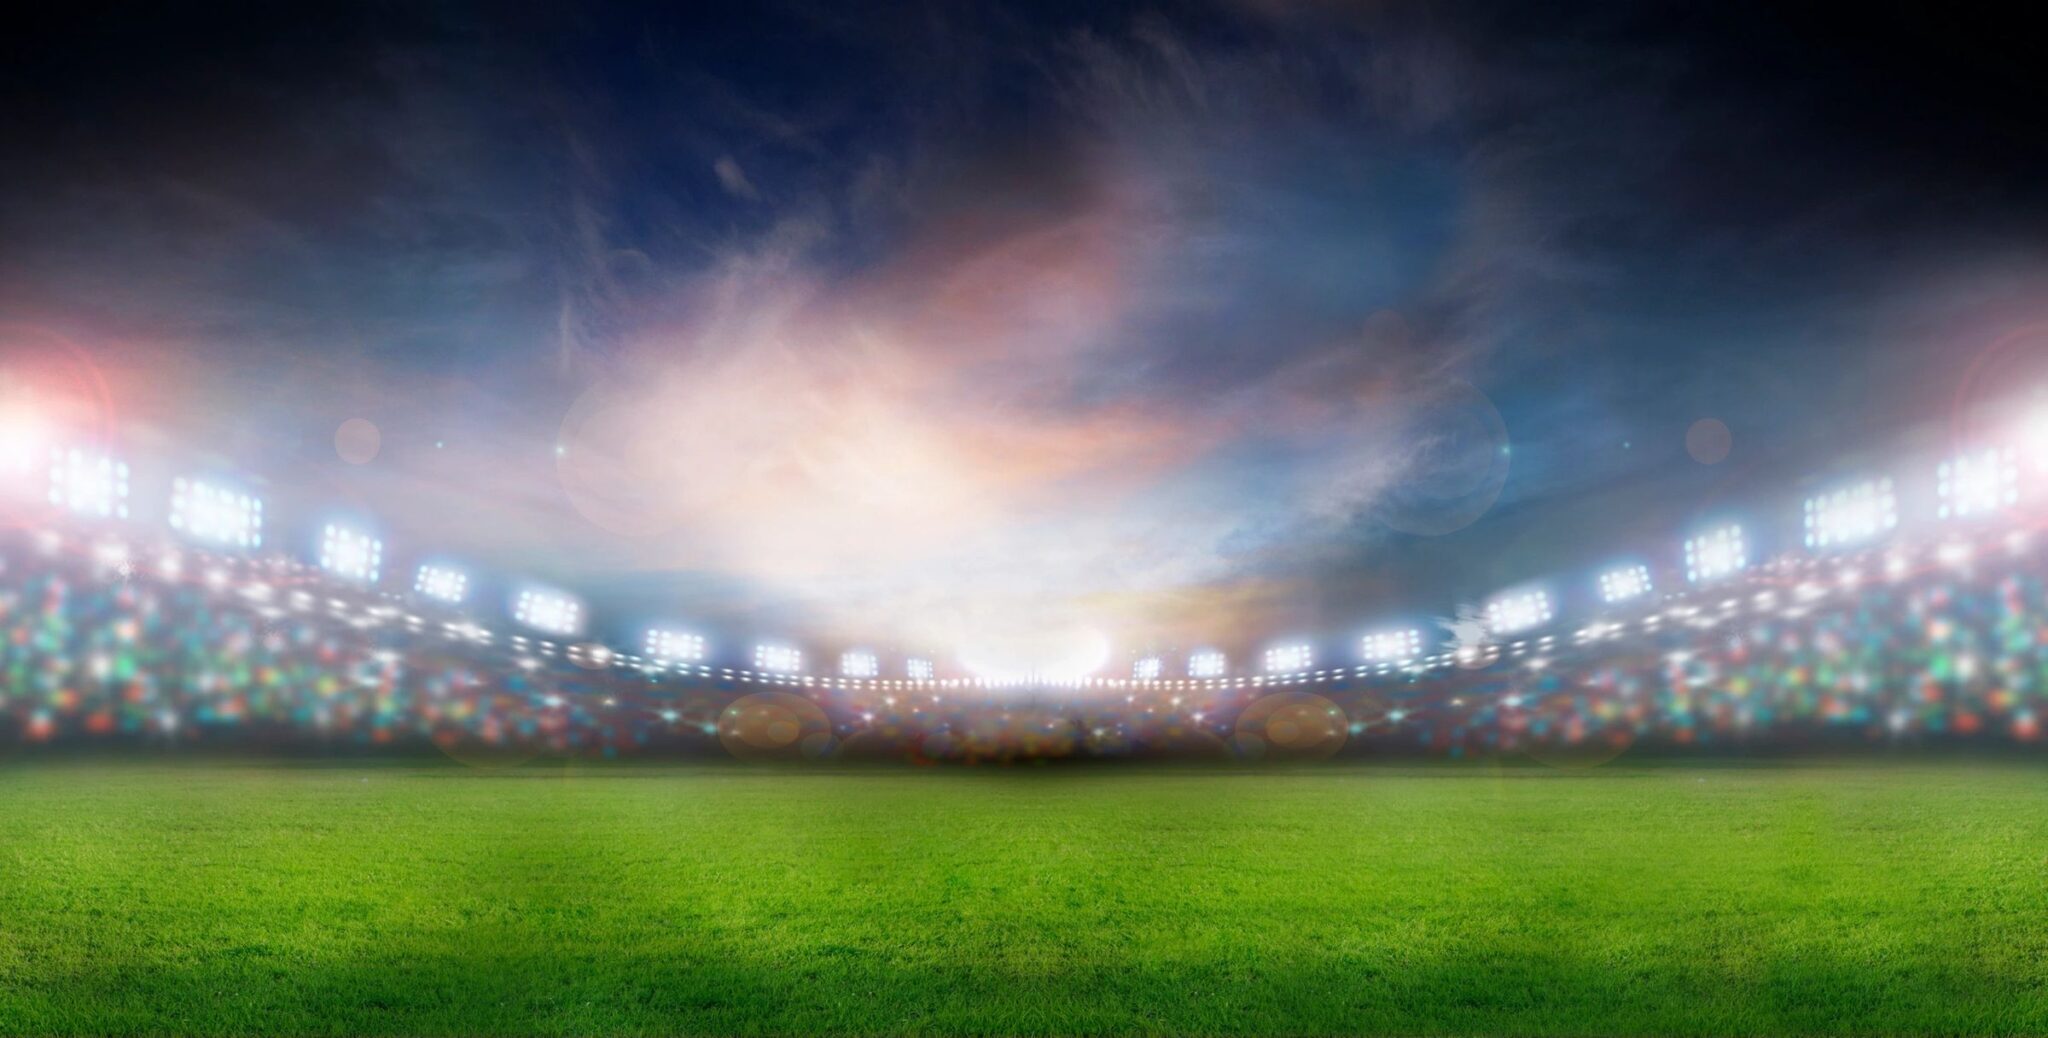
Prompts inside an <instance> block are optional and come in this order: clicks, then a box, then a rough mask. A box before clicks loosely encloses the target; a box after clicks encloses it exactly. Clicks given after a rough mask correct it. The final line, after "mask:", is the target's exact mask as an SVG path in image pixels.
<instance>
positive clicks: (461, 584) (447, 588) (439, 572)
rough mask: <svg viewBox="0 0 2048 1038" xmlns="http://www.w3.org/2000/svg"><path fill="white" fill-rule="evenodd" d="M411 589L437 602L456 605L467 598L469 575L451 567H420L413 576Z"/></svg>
mask: <svg viewBox="0 0 2048 1038" xmlns="http://www.w3.org/2000/svg"><path fill="white" fill-rule="evenodd" d="M412 589H413V591H415V592H417V593H418V594H420V595H421V596H423V597H426V598H431V599H433V600H435V601H437V602H447V603H449V604H450V605H458V604H460V603H461V602H462V600H463V599H464V598H467V597H468V596H469V574H467V573H464V572H462V571H461V570H459V569H456V568H454V567H452V566H435V565H431V564H430V565H425V566H421V567H420V568H419V572H418V573H417V574H415V575H414V576H413V580H412Z"/></svg>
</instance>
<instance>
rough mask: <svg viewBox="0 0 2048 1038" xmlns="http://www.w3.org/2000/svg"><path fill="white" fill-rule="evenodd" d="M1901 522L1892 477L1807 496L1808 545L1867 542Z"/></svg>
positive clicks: (1822, 545)
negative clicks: (1816, 495)
mask: <svg viewBox="0 0 2048 1038" xmlns="http://www.w3.org/2000/svg"><path fill="white" fill-rule="evenodd" d="M1897 525H1899V498H1898V495H1897V494H1896V493H1894V492H1893V491H1892V481H1891V480H1889V479H1879V480H1872V481H1870V482H1866V483H1858V484H1856V485H1855V486H1853V487H1847V488H1845V489H1842V490H1837V491H1835V492H1834V493H1832V494H1822V495H1820V496H1819V497H1809V498H1807V499H1806V546H1807V547H1809V548H1833V547H1838V546H1840V545H1844V544H1854V543H1856V542H1858V541H1867V540H1870V539H1872V538H1874V537H1876V536H1878V535H1879V534H1881V533H1884V532H1885V531H1887V530H1890V529H1891V528H1892V527H1894V526H1897Z"/></svg>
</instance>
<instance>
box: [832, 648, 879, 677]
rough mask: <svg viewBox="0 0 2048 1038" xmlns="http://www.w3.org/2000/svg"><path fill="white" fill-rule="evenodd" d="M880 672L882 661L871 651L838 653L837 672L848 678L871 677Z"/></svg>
mask: <svg viewBox="0 0 2048 1038" xmlns="http://www.w3.org/2000/svg"><path fill="white" fill-rule="evenodd" d="M881 672H882V661H880V660H878V659H876V658H875V654H874V653H872V652H843V653H840V654H839V674H840V676H841V677H848V678H872V677H874V676H876V675H878V674H880V673H881Z"/></svg>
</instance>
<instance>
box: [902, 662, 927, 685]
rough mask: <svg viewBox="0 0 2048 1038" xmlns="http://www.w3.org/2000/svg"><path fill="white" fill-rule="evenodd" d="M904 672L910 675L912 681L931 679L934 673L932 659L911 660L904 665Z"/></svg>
mask: <svg viewBox="0 0 2048 1038" xmlns="http://www.w3.org/2000/svg"><path fill="white" fill-rule="evenodd" d="M903 672H904V673H905V674H907V675H909V676H910V680H912V681H930V680H931V679H932V673H933V672H932V661H930V660H911V661H909V662H907V663H905V664H904V665H903Z"/></svg>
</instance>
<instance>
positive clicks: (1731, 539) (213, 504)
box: [49, 416, 2048, 681]
mask: <svg viewBox="0 0 2048 1038" xmlns="http://www.w3.org/2000/svg"><path fill="white" fill-rule="evenodd" d="M2025 435H2026V436H2027V439H2026V440H2025V441H2024V442H2025V443H2026V444H2027V446H2028V448H2029V451H2030V453H2033V454H2036V455H2038V457H2037V458H2036V460H2037V461H2038V462H2039V464H2040V466H2041V467H2042V468H2044V469H2048V416H2044V417H2037V418H2036V419H2035V421H2034V423H2033V425H2032V426H2030V427H2029V428H2028V429H2027V430H2026V433H2025ZM2020 470H2021V460H2020V453H2019V451H2018V450H2016V449H2015V448H2014V447H2011V446H2000V447H1994V448H1988V449H1984V450H1978V451H1972V452H1966V453H1964V454H1961V455H1958V456H1956V457H1953V458H1951V459H1949V460H1947V461H1945V462H1942V463H1941V464H1940V466H1939V467H1938V468H1937V471H1936V479H1937V482H1936V489H1937V495H1938V497H1939V505H1938V509H1937V515H1938V516H1939V517H1940V518H1941V519H1944V520H1947V519H1963V518H1972V517H1978V516H1983V515H1987V514H1990V513H1994V512H1997V511H2000V510H2003V509H2006V508H2009V507H2012V506H2014V505H2016V504H2017V503H2018V501H2019V498H2020ZM128 496H129V471H128V466H127V464H126V463H124V462H122V461H120V460H118V459H115V458H113V457H111V456H109V455H107V454H104V453H96V452H92V451H87V450H81V449H78V448H62V449H58V450H56V451H54V452H52V456H51V467H50V482H49V501H50V503H51V504H52V505H55V506H57V507H59V508H62V509H64V510H66V511H69V512H72V513H75V514H80V515H85V516H88V517H94V518H122V519H125V518H126V517H127V515H128ZM1898 523H1899V502H1898V495H1897V490H1896V488H1895V486H1894V484H1893V481H1892V480H1891V479H1889V478H1886V479H1879V480H1873V481H1869V482H1864V483H1859V484H1855V485H1853V486H1849V487H1844V488H1841V489H1837V490H1834V491H1831V492H1828V493H1825V494H1821V495H1817V496H1815V497H1811V498H1808V499H1807V501H1806V502H1805V511H1804V529H1805V542H1806V545H1807V547H1808V548H1810V549H1814V550H1829V549H1835V548H1840V547H1845V546H1851V545H1855V544H1860V543H1864V542H1867V541H1870V540H1873V539H1875V538H1877V537H1879V536H1882V535H1884V534H1886V533H1888V532H1890V531H1891V530H1893V529H1895V528H1896V527H1897V526H1898ZM170 525H171V527H172V528H173V529H174V530H177V531H178V532H180V533H181V534H183V535H185V536H187V537H189V538H191V539H193V540H195V541H198V542H200V543H204V544H209V545H214V546H217V547H222V548H232V549H242V550H253V549H256V548H259V547H261V546H262V543H263V502H262V501H261V500H260V499H259V498H257V497H255V496H254V495H252V494H247V493H244V492H241V491H238V490H235V489H232V488H230V487H227V486H223V485H220V484H217V483H211V482H206V481H200V480H190V479H179V480H176V481H175V482H174V483H173V485H172V495H171V517H170ZM319 543H320V552H319V563H320V567H321V568H322V569H323V570H325V571H327V572H328V573H329V574H331V575H333V576H335V577H337V578H340V579H343V580H347V581H352V582H357V583H375V582H376V580H377V579H378V576H379V574H380V572H381V569H382V564H383V552H384V545H383V542H382V541H380V540H379V539H377V538H376V537H375V536H373V535H371V534H368V533H366V532H363V531H360V530H356V529H352V528H350V527H347V526H344V525H341V524H329V525H327V526H326V527H325V528H323V530H322V532H321V539H320V542H319ZM1683 557H1684V565H1685V574H1686V579H1687V580H1688V581H1689V582H1691V583H1694V584H1703V583H1708V582H1712V581H1715V580H1720V579H1723V578H1725V577H1728V576H1730V575H1733V574H1736V573H1740V572H1742V571H1743V570H1745V569H1747V568H1748V566H1749V564H1750V544H1749V541H1748V538H1747V536H1746V534H1745V531H1744V530H1743V528H1742V526H1741V525H1740V524H1736V523H1729V524H1726V525H1722V526H1718V527H1714V528H1712V529H1708V530H1705V531H1703V532H1701V533H1699V534H1697V535H1695V536H1693V537H1690V538H1687V539H1686V540H1685V542H1684V545H1683ZM1596 583H1597V586H1598V588H1599V592H1600V596H1601V598H1602V600H1603V601H1605V602H1607V603H1609V604H1615V603H1621V602H1626V601H1630V600H1633V599H1637V598H1641V597H1643V596H1646V595H1648V594H1650V593H1651V592H1652V591H1653V590H1654V585H1653V582H1652V580H1651V575H1650V570H1649V567H1647V566H1645V565H1641V564H1634V563H1632V564H1627V565H1623V566H1620V567H1617V568H1614V569H1610V570H1608V571H1605V572H1603V573H1601V574H1599V576H1598V579H1597V581H1596ZM413 589H414V591H415V592H416V593H417V594H419V595H421V596H422V597H425V598H428V599H432V600H435V601H438V602H442V603H446V604H449V605H459V604H461V603H462V602H463V601H464V600H465V599H466V598H467V595H468V590H469V578H468V576H467V575H466V574H464V573H463V572H462V571H460V570H458V569H455V568H452V567H449V566H445V565H441V564H436V563H428V564H423V565H421V566H420V567H419V569H418V571H417V573H416V575H415V580H414V585H413ZM1555 615H1556V607H1555V604H1554V602H1553V601H1552V599H1551V596H1550V594H1549V592H1547V591H1545V590H1542V589H1540V588H1538V589H1521V590H1517V591H1513V592H1509V593H1505V594H1502V595H1500V596H1497V597H1496V598H1494V599H1493V600H1491V601H1489V602H1488V603H1487V604H1486V609H1485V618H1486V619H1485V623H1486V628H1487V631H1488V633H1489V634H1490V635H1509V634H1517V633H1521V632H1524V631H1529V630H1533V629H1535V628H1539V627H1542V626H1544V625H1547V624H1549V623H1550V622H1551V621H1552V620H1553V619H1555ZM513 617H514V619H515V620H517V621H518V622H520V623H522V624H525V625H527V626H529V627H531V628H534V629H536V630H540V631H546V632H549V633H554V634H560V635H571V634H574V633H576V632H577V631H579V630H580V629H581V628H582V624H583V604H582V602H581V601H579V600H578V599H576V598H575V597H574V596H571V595H568V594H566V593H563V592H558V591H552V590H547V589H541V588H529V589H527V590H524V591H521V592H520V593H519V595H518V597H517V598H516V599H515V600H514V603H513ZM1423 643H1424V642H1423V635H1422V632H1421V631H1420V630H1419V629H1414V628H1406V629H1392V630H1382V631H1375V632H1373V633H1370V634H1367V635H1365V636H1364V638H1363V639H1362V641H1361V643H1360V655H1361V656H1362V657H1363V658H1364V659H1365V660H1366V661H1368V662H1374V663H1397V662H1404V661H1410V660H1413V659H1415V658H1417V657H1419V656H1420V655H1421V652H1422V648H1423ZM645 647H646V650H647V655H648V656H649V657H651V658H653V659H656V660H660V661H663V662H670V663H685V662H697V661H701V660H703V659H705V658H706V656H707V648H708V647H707V646H706V644H705V640H704V638H703V637H702V636H700V635H696V634H692V633H690V632H687V631H677V630H669V629H660V628H657V629H654V630H650V631H648V632H647V634H646V643H645ZM754 663H755V666H756V668H757V669H759V670H760V671H762V672H764V673H773V674H797V673H801V672H802V670H803V665H804V657H803V653H802V651H801V650H799V649H797V648H795V647H794V646H789V645H784V644H776V643H763V644H760V645H757V646H756V647H755V649H754ZM1263 663H1264V666H1265V670H1266V671H1267V672H1268V673H1288V672H1300V671H1306V670H1307V669H1309V668H1310V667H1311V666H1313V664H1314V649H1313V647H1312V646H1311V645H1309V644H1307V643H1287V644H1281V645H1274V646H1271V647H1269V648H1268V649H1266V651H1265V654H1264V658H1263ZM880 669H881V668H880V661H879V660H878V659H877V658H876V657H875V655H874V654H873V653H870V652H865V651H858V650H856V651H849V652H847V653H845V654H843V655H842V656H841V657H840V665H839V670H840V674H841V676H843V677H849V678H875V677H877V676H878V675H879V673H880ZM1186 669H1187V675H1188V676H1189V677H1191V678H1218V677H1222V676H1224V675H1225V674H1226V673H1227V672H1228V660H1227V658H1226V657H1225V656H1224V655H1223V653H1221V652H1218V651H1215V650H1213V649H1203V650H1199V651H1197V652H1195V653H1192V654H1191V655H1190V656H1189V657H1188V659H1187V668H1186ZM905 671H906V675H907V676H908V677H909V678H910V679H912V680H920V681H929V680H931V679H932V678H933V675H934V668H933V665H932V663H931V661H930V660H926V659H911V660H908V661H906V666H905ZM1132 676H1133V677H1134V678H1135V679H1137V680H1140V681H1158V680H1162V679H1163V678H1164V677H1165V664H1164V661H1163V660H1162V659H1160V658H1159V657H1156V656H1155V657H1148V658H1145V659H1141V660H1138V661H1136V663H1135V664H1134V665H1133V668H1132Z"/></svg>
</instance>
